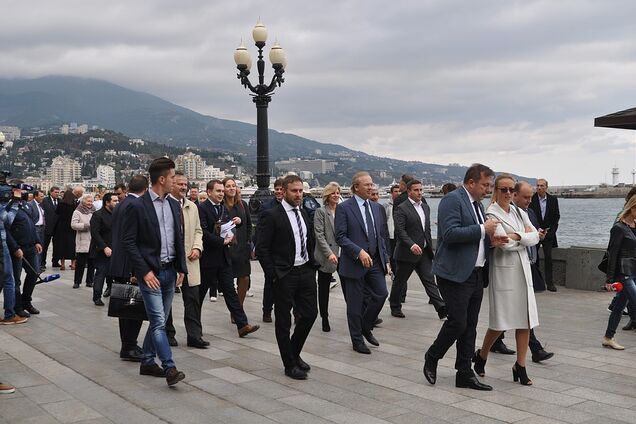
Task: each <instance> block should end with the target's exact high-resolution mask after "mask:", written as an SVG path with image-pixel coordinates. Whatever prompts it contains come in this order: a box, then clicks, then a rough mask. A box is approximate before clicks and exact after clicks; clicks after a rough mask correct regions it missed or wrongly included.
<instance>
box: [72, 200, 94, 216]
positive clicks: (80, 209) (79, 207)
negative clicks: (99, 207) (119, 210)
mask: <svg viewBox="0 0 636 424" xmlns="http://www.w3.org/2000/svg"><path fill="white" fill-rule="evenodd" d="M75 210H76V211H78V212H79V213H82V214H84V215H88V214H91V213H94V212H95V211H96V209H95V205H93V206H91V207H90V208H87V207H86V206H84V204H83V203H82V202H80V203H79V205H77V208H75Z"/></svg>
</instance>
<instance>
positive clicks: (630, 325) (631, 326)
mask: <svg viewBox="0 0 636 424" xmlns="http://www.w3.org/2000/svg"><path fill="white" fill-rule="evenodd" d="M608 309H609V308H608ZM634 329H636V324H635V323H634V321H632V320H631V319H630V320H629V321H628V322H627V325H626V326H625V327H623V330H624V331H630V330H634Z"/></svg>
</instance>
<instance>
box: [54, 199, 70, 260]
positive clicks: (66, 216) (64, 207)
mask: <svg viewBox="0 0 636 424" xmlns="http://www.w3.org/2000/svg"><path fill="white" fill-rule="evenodd" d="M74 211H75V196H74V195H73V191H72V190H71V189H70V188H68V189H66V190H65V191H64V196H63V197H62V201H61V202H60V203H59V205H58V206H57V209H55V213H56V214H57V215H58V218H57V225H56V226H55V233H54V234H53V263H55V262H57V261H58V260H59V261H60V270H61V271H64V270H65V269H66V266H65V263H64V262H65V261H66V259H70V261H71V269H75V230H73V228H71V218H72V217H73V212H74Z"/></svg>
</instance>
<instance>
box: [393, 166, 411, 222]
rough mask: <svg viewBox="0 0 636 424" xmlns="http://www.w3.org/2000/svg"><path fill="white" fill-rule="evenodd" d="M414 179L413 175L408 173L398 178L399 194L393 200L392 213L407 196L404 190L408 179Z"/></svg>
mask: <svg viewBox="0 0 636 424" xmlns="http://www.w3.org/2000/svg"><path fill="white" fill-rule="evenodd" d="M414 179H415V177H414V176H413V175H409V174H404V175H402V178H401V179H400V183H399V189H400V194H399V195H398V196H397V197H396V198H395V199H394V200H393V212H394V213H395V210H396V209H397V207H398V206H400V204H401V203H402V202H405V201H406V199H407V198H408V197H409V195H408V193H407V192H406V185H407V184H408V183H409V181H411V180H414Z"/></svg>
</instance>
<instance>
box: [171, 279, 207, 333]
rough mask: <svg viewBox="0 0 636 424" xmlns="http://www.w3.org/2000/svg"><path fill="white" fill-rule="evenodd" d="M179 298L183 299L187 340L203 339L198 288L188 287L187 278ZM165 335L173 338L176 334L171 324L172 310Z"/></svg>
mask: <svg viewBox="0 0 636 424" xmlns="http://www.w3.org/2000/svg"><path fill="white" fill-rule="evenodd" d="M181 297H182V298H183V323H184V324H185V329H186V333H187V335H188V340H189V341H190V340H199V339H201V338H202V337H203V327H202V325H201V295H200V291H199V286H193V287H190V286H189V285H188V276H187V275H186V277H185V278H184V280H183V284H182V285H181ZM166 334H167V335H168V337H174V336H175V335H176V334H177V332H176V330H175V328H174V324H173V322H172V310H170V315H169V316H168V320H167V322H166Z"/></svg>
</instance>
